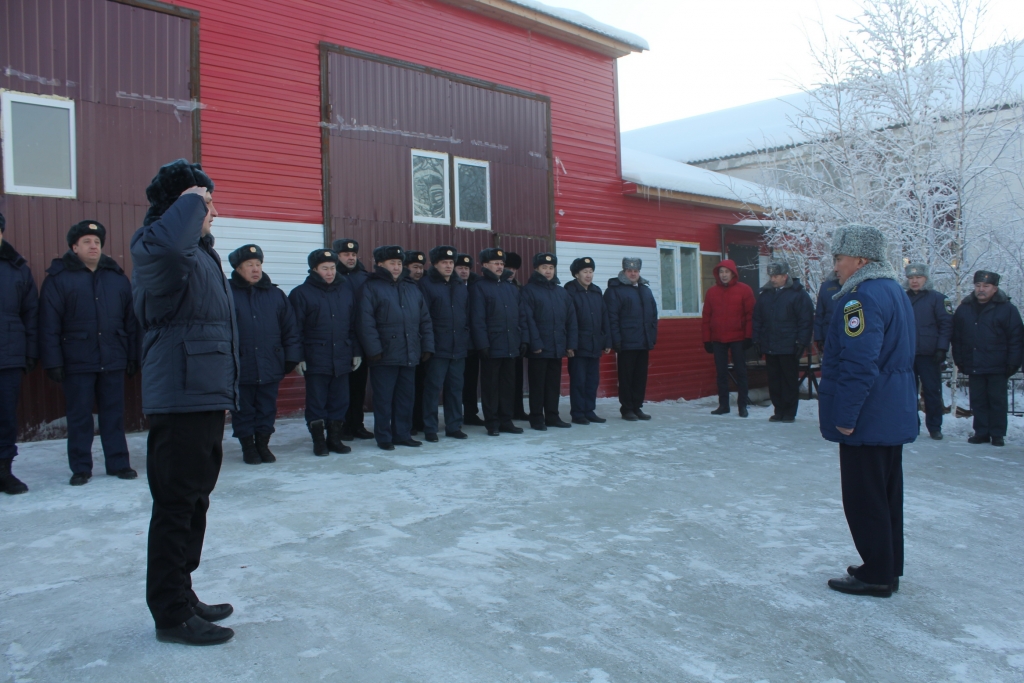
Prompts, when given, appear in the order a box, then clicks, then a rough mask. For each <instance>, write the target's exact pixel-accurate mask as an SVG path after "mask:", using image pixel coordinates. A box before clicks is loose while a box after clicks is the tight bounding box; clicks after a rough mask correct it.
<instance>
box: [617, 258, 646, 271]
mask: <svg viewBox="0 0 1024 683" xmlns="http://www.w3.org/2000/svg"><path fill="white" fill-rule="evenodd" d="M643 264H644V262H643V259H639V258H636V257H632V258H631V257H629V256H626V257H624V258H623V259H622V269H623V270H640V266H642V265H643Z"/></svg>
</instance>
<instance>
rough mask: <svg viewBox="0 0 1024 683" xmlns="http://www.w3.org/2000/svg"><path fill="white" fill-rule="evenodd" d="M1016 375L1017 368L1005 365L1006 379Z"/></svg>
mask: <svg viewBox="0 0 1024 683" xmlns="http://www.w3.org/2000/svg"><path fill="white" fill-rule="evenodd" d="M1016 374H1017V366H1016V365H1007V366H1006V376H1007V377H1013V376H1014V375H1016Z"/></svg>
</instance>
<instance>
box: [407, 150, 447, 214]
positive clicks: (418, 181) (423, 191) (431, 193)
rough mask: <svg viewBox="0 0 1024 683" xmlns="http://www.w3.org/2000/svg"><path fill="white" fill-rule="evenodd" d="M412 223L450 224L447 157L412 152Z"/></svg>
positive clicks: (417, 151) (418, 151)
mask: <svg viewBox="0 0 1024 683" xmlns="http://www.w3.org/2000/svg"><path fill="white" fill-rule="evenodd" d="M412 220H413V222H414V223H436V224H439V225H451V222H452V219H451V215H450V214H449V207H448V155H447V154H443V153H441V152H428V151H427V150H423V149H414V150H412Z"/></svg>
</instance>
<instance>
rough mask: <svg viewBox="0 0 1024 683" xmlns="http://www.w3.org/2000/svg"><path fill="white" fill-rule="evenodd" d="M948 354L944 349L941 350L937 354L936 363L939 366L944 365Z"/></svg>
mask: <svg viewBox="0 0 1024 683" xmlns="http://www.w3.org/2000/svg"><path fill="white" fill-rule="evenodd" d="M946 353H947V352H946V351H945V350H944V349H939V350H938V351H936V352H935V362H936V363H937V364H938V365H942V364H943V363H945V362H946Z"/></svg>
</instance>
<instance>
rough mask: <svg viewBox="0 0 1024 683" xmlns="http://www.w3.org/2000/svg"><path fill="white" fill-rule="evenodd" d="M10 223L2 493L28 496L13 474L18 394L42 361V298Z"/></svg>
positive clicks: (3, 305)
mask: <svg viewBox="0 0 1024 683" xmlns="http://www.w3.org/2000/svg"><path fill="white" fill-rule="evenodd" d="M6 229H7V221H6V219H5V218H4V215H3V214H2V213H0V314H2V315H3V319H4V321H5V322H4V324H3V325H0V491H3V492H4V493H8V494H11V495H14V494H18V493H25V492H26V491H28V486H26V485H25V483H24V482H22V481H21V480H20V479H18V478H17V477H16V476H14V473H13V472H11V463H12V462H13V461H14V456H16V455H17V454H18V446H17V441H18V394H19V392H20V391H21V377H22V375H24V374H25V373H28V372H32V369H33V368H35V366H36V361H37V359H38V358H39V339H38V330H39V326H38V324H37V317H38V312H39V295H38V293H37V292H36V282H35V280H33V279H32V271H31V270H29V267H28V263H26V262H25V259H24V258H22V256H21V254H19V253H18V252H17V251H15V250H14V247H12V246H11V243H10V242H8V241H7V240H6V239H4V231H5V230H6Z"/></svg>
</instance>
